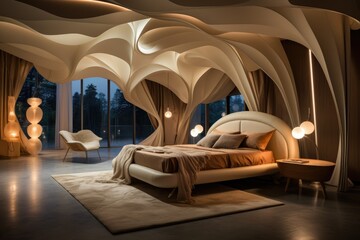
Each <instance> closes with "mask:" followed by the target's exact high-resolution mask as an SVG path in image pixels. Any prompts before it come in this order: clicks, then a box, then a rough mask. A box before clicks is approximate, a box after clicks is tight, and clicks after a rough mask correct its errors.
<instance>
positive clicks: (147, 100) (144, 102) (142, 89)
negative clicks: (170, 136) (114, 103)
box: [124, 81, 164, 146]
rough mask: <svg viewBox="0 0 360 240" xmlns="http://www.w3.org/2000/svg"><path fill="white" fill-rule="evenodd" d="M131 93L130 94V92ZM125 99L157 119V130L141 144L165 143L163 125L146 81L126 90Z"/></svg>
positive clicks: (154, 144)
mask: <svg viewBox="0 0 360 240" xmlns="http://www.w3.org/2000/svg"><path fill="white" fill-rule="evenodd" d="M129 93H130V94H129ZM124 94H125V99H126V100H128V101H129V102H131V103H132V104H134V105H135V106H137V107H139V108H141V109H143V110H144V111H146V112H147V113H148V114H150V115H151V116H152V117H154V118H155V119H156V120H157V123H158V126H157V128H156V129H155V131H154V132H153V133H152V134H151V135H150V136H149V137H147V138H146V139H144V140H143V141H142V142H141V143H140V144H141V145H150V146H161V145H163V144H164V134H163V125H162V122H161V118H160V116H159V114H158V112H157V110H156V106H155V104H154V101H153V99H152V97H151V93H150V91H149V88H148V86H147V83H146V81H141V82H140V83H139V84H138V85H136V87H135V88H134V89H132V91H124Z"/></svg>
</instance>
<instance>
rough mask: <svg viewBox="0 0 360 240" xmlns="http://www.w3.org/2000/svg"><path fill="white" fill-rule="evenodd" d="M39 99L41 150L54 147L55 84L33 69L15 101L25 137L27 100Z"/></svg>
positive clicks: (27, 123)
mask: <svg viewBox="0 0 360 240" xmlns="http://www.w3.org/2000/svg"><path fill="white" fill-rule="evenodd" d="M31 97H39V98H41V100H42V103H41V105H40V108H41V109H42V111H43V118H42V120H41V121H40V123H39V124H40V125H41V126H42V128H43V132H42V135H41V136H40V138H39V139H40V140H41V142H42V147H43V149H49V148H54V146H55V117H56V84H55V83H52V82H49V81H47V80H46V79H45V78H44V77H43V76H41V75H40V74H39V73H38V71H37V70H36V69H35V68H32V69H31V70H30V72H29V74H28V76H27V78H26V80H25V83H24V86H23V87H22V89H21V92H20V95H19V97H18V99H17V102H16V106H15V111H16V116H17V117H18V121H19V124H20V126H21V128H22V130H23V131H24V133H25V135H27V126H28V125H29V122H28V121H27V119H26V110H27V109H28V108H29V104H28V103H27V99H28V98H31Z"/></svg>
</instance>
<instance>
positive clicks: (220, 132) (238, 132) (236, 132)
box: [210, 129, 240, 135]
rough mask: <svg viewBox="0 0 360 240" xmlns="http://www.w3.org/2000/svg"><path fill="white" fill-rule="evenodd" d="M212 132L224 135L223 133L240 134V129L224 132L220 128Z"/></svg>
mask: <svg viewBox="0 0 360 240" xmlns="http://www.w3.org/2000/svg"><path fill="white" fill-rule="evenodd" d="M210 134H217V135H223V134H240V131H233V132H223V131H220V130H218V129H214V130H213V131H212V132H211V133H210Z"/></svg>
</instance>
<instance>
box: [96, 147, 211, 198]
mask: <svg viewBox="0 0 360 240" xmlns="http://www.w3.org/2000/svg"><path fill="white" fill-rule="evenodd" d="M161 149H163V151H164V152H171V153H175V154H176V158H177V160H178V165H179V170H178V173H179V174H178V196H177V198H178V201H180V202H186V203H192V199H191V191H192V188H193V186H194V184H195V181H196V173H197V172H198V171H200V169H201V168H203V167H204V165H205V162H206V156H205V158H204V154H205V153H203V152H199V151H192V152H187V153H184V152H183V151H181V150H176V149H173V148H168V147H163V148H161ZM137 150H145V151H159V147H151V146H142V145H132V144H129V145H126V146H124V147H123V148H122V149H121V151H120V153H119V154H118V155H117V156H116V157H115V158H114V159H113V160H112V166H113V176H112V177H111V179H110V180H101V182H103V183H105V182H118V183H124V184H131V176H130V174H129V167H130V164H131V163H132V162H133V156H134V153H135V151H137Z"/></svg>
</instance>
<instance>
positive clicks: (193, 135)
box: [190, 128, 199, 137]
mask: <svg viewBox="0 0 360 240" xmlns="http://www.w3.org/2000/svg"><path fill="white" fill-rule="evenodd" d="M190 135H191V136H192V137H197V136H198V135H199V133H198V131H196V129H195V128H194V129H191V131H190Z"/></svg>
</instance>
